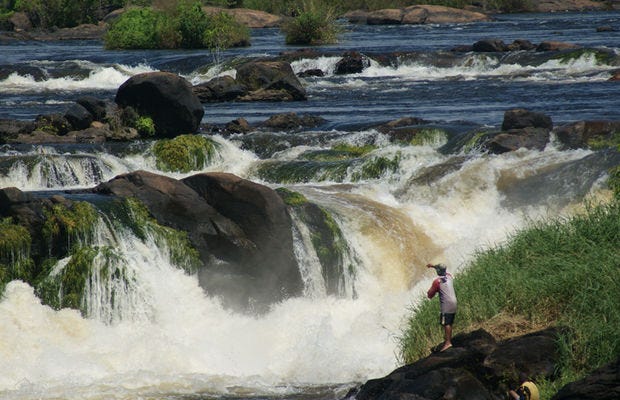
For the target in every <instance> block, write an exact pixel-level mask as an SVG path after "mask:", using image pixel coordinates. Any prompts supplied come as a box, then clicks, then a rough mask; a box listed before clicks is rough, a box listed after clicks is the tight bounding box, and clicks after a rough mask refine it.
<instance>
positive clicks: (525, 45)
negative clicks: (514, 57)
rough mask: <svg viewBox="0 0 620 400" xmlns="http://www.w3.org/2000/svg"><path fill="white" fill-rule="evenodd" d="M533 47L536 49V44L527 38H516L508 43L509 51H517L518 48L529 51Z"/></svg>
mask: <svg viewBox="0 0 620 400" xmlns="http://www.w3.org/2000/svg"><path fill="white" fill-rule="evenodd" d="M535 49H536V45H535V44H534V43H532V42H530V41H529V40H525V39H517V40H515V41H513V42H512V43H511V44H509V45H508V50H509V51H519V50H525V51H529V50H535Z"/></svg>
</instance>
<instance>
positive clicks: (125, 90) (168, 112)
mask: <svg viewBox="0 0 620 400" xmlns="http://www.w3.org/2000/svg"><path fill="white" fill-rule="evenodd" d="M115 102H116V103H117V104H118V105H119V106H120V107H132V108H134V109H135V110H136V111H137V112H138V113H139V114H140V115H142V116H149V117H151V118H152V119H153V122H154V123H155V135H156V137H166V138H172V137H176V136H178V135H182V134H188V133H194V132H196V131H197V130H198V127H199V126H200V122H201V120H202V116H203V115H204V109H203V108H202V104H201V103H200V100H199V99H198V97H196V95H195V94H194V93H193V92H192V86H191V84H190V83H189V82H187V81H186V80H185V79H183V78H181V77H180V76H178V75H176V74H173V73H169V72H149V73H143V74H138V75H134V76H132V77H131V78H129V79H128V80H127V81H125V83H123V84H122V85H121V86H120V87H119V88H118V91H117V93H116V97H115Z"/></svg>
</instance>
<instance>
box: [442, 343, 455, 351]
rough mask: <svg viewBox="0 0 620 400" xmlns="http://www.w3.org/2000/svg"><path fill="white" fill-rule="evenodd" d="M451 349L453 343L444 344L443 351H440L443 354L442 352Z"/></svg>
mask: <svg viewBox="0 0 620 400" xmlns="http://www.w3.org/2000/svg"><path fill="white" fill-rule="evenodd" d="M450 347H452V343H449V344H444V345H443V347H442V348H441V350H439V351H440V352H442V351H445V350H448V349H449V348H450Z"/></svg>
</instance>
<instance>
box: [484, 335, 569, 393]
mask: <svg viewBox="0 0 620 400" xmlns="http://www.w3.org/2000/svg"><path fill="white" fill-rule="evenodd" d="M557 340H558V331H557V329H555V328H549V329H546V330H543V331H538V332H534V333H530V334H527V335H523V336H519V337H517V338H512V339H508V340H506V341H503V342H501V343H500V344H498V346H497V348H496V349H495V350H494V351H493V352H492V353H491V354H489V355H488V356H487V357H486V358H485V359H484V362H483V363H482V365H483V366H484V368H485V369H486V372H487V373H488V374H490V375H492V376H494V377H495V378H496V379H497V381H501V380H503V379H509V380H511V381H513V382H515V384H516V383H518V382H519V375H520V374H524V375H526V376H528V377H537V378H544V379H550V378H552V377H553V375H554V373H555V366H556V365H557V363H558V362H559V360H560V355H559V352H558V349H557Z"/></svg>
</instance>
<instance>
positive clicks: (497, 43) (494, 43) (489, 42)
mask: <svg viewBox="0 0 620 400" xmlns="http://www.w3.org/2000/svg"><path fill="white" fill-rule="evenodd" d="M506 50H508V46H506V44H505V43H504V41H503V40H500V39H484V40H479V41H477V42H476V43H474V46H473V51H475V52H478V53H482V52H501V51H506Z"/></svg>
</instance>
